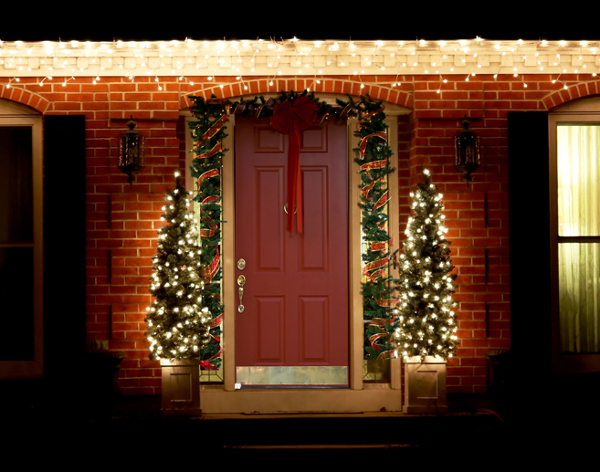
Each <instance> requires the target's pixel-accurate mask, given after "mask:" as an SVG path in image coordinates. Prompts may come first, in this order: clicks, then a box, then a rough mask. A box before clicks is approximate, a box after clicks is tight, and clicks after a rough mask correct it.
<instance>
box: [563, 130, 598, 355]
mask: <svg viewBox="0 0 600 472" xmlns="http://www.w3.org/2000/svg"><path fill="white" fill-rule="evenodd" d="M557 150H558V152H557V156H558V158H557V160H558V162H557V166H558V169H557V170H558V172H557V174H558V235H559V237H560V239H559V245H558V264H559V269H558V272H559V273H558V277H559V301H560V337H561V351H562V352H574V353H598V352H600V198H599V195H600V156H599V154H598V153H599V152H600V126H598V125H572V124H568V125H560V126H558V128H557ZM581 237H586V239H581ZM595 237H597V239H595Z"/></svg>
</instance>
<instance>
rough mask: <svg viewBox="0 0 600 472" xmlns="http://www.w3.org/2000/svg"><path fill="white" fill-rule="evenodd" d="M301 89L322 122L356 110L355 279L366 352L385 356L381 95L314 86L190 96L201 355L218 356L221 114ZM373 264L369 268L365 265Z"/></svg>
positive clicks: (259, 113) (386, 166)
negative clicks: (206, 329)
mask: <svg viewBox="0 0 600 472" xmlns="http://www.w3.org/2000/svg"><path fill="white" fill-rule="evenodd" d="M306 95H308V96H309V97H310V98H311V99H312V100H314V101H315V103H316V104H317V106H318V111H317V116H318V117H319V120H320V121H321V122H323V121H325V120H329V119H336V120H345V119H347V118H348V117H354V116H356V117H358V119H359V125H358V127H357V131H356V132H355V135H356V136H358V137H359V138H360V139H361V146H360V147H361V157H360V158H357V159H356V162H357V164H358V165H359V173H360V176H361V189H362V196H361V203H360V207H361V209H362V221H361V226H362V229H363V234H364V240H365V242H366V244H367V249H366V252H365V254H363V261H364V262H365V270H364V275H365V277H364V280H365V281H364V282H363V283H362V293H363V306H364V318H365V320H367V321H368V326H367V329H366V330H365V358H366V359H376V358H390V357H391V356H392V354H391V353H392V352H393V351H392V349H393V348H392V345H391V344H390V333H391V332H393V330H392V328H391V326H392V324H393V316H394V315H393V310H392V308H391V306H390V305H391V299H390V298H391V290H392V289H391V281H392V278H391V276H390V275H389V265H390V259H391V257H390V244H391V238H390V236H389V232H388V230H387V228H386V222H387V213H386V203H387V198H388V197H387V195H388V194H387V176H388V174H390V173H391V172H392V169H391V167H390V162H389V159H390V157H391V156H392V154H393V153H392V150H391V148H390V146H389V145H388V144H387V139H386V137H385V131H386V126H385V124H384V120H385V113H384V112H383V107H382V105H381V102H379V101H375V100H371V99H370V98H369V97H368V96H367V97H361V100H360V101H359V102H354V101H353V100H352V98H351V97H348V98H349V101H348V102H343V101H341V100H336V105H335V106H332V105H330V104H328V103H326V102H323V101H320V100H318V99H317V98H316V97H315V96H314V94H312V93H310V94H309V93H308V92H307V91H304V92H302V93H296V92H294V91H292V92H289V93H283V92H282V93H281V95H279V96H278V97H276V98H269V99H265V98H264V97H262V96H261V97H255V98H254V99H252V100H243V99H242V100H241V101H239V102H230V101H228V100H219V99H217V98H216V97H215V96H214V95H213V96H212V97H211V99H209V100H204V99H203V98H202V97H196V96H191V97H190V99H191V101H192V102H193V105H192V107H191V111H192V113H193V115H194V117H195V120H194V121H191V122H190V123H189V126H190V128H191V130H192V137H193V139H194V141H195V142H196V146H195V148H194V152H195V154H196V158H195V159H194V160H193V162H192V167H191V171H192V177H193V178H194V179H196V180H197V181H198V182H199V188H198V194H197V195H196V196H195V197H194V201H196V202H198V203H200V213H201V214H200V228H201V229H200V231H201V238H202V260H201V262H202V266H203V267H206V268H208V270H209V272H211V273H212V274H213V275H212V279H211V282H210V283H209V284H207V286H206V287H205V295H204V296H203V303H204V307H206V308H208V310H209V312H210V313H212V317H213V327H212V328H211V335H212V340H211V342H210V344H209V346H208V347H207V348H205V349H204V350H203V357H202V358H203V359H207V360H209V359H210V362H211V363H212V364H213V365H215V366H217V365H219V364H218V363H219V362H220V359H219V358H218V356H219V355H220V345H219V338H220V335H221V331H220V328H219V326H220V323H221V320H222V316H223V305H222V304H221V299H220V288H221V287H220V280H221V268H220V263H219V260H220V254H219V250H220V249H219V248H220V244H221V231H220V224H221V175H220V172H221V167H222V163H223V156H224V153H225V152H226V151H227V150H226V149H222V148H221V143H222V141H223V139H224V138H225V137H226V136H227V134H226V133H225V129H226V127H225V122H226V121H227V114H228V113H233V114H239V115H241V116H244V117H250V118H261V117H269V116H272V114H273V108H274V106H275V105H276V104H278V103H280V102H283V101H285V100H289V101H291V102H294V101H295V100H296V99H297V98H298V97H302V96H306ZM375 266H376V269H372V268H374V267H375Z"/></svg>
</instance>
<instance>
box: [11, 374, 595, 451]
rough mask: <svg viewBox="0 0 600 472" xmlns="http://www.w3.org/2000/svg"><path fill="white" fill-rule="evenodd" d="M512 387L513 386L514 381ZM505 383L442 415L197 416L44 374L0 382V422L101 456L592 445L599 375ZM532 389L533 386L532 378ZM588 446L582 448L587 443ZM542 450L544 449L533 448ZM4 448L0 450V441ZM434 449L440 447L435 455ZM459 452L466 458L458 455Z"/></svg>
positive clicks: (48, 443)
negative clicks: (59, 382) (54, 381)
mask: <svg viewBox="0 0 600 472" xmlns="http://www.w3.org/2000/svg"><path fill="white" fill-rule="evenodd" d="M515 387H516V388H515ZM532 387H533V385H531V384H530V385H527V383H524V384H522V385H518V386H513V388H508V389H506V390H504V391H501V392H496V394H495V395H487V394H486V395H457V394H449V395H448V409H449V411H448V413H447V414H444V415H405V414H402V413H399V412H378V413H360V414H344V413H339V414H338V413H329V414H328V413H322V414H277V415H261V414H252V415H244V414H236V415H232V414H230V415H211V414H205V415H202V416H199V417H194V418H180V417H165V416H163V415H162V414H161V411H160V402H161V399H160V397H159V396H151V397H148V396H146V397H141V396H139V397H138V396H124V395H115V396H113V397H112V398H111V399H110V401H102V400H101V399H99V398H93V397H90V396H89V395H84V392H78V391H77V390H74V389H65V390H64V391H60V389H59V388H58V387H57V386H56V385H53V386H51V385H49V384H47V383H46V384H45V383H44V382H43V381H2V382H0V401H1V402H2V403H1V406H0V424H1V425H2V429H3V430H4V431H12V435H11V439H13V440H15V447H19V446H25V445H26V446H27V447H31V444H32V441H33V442H34V443H35V445H36V446H37V447H38V450H42V449H44V448H51V449H53V450H56V448H57V447H58V448H59V449H60V448H64V446H65V444H68V445H69V448H72V447H75V446H77V445H79V447H81V448H83V449H85V448H89V447H91V448H93V449H94V450H96V451H97V452H100V451H101V456H102V457H103V458H108V457H111V454H118V453H119V451H121V450H122V447H126V448H127V449H128V450H130V448H132V447H135V448H136V450H139V449H137V448H142V450H146V451H147V452H148V453H150V454H152V453H153V452H155V451H154V448H155V446H156V447H158V448H163V447H167V448H168V447H172V446H174V445H175V446H176V447H177V448H180V447H184V446H189V447H192V450H193V451H196V453H200V452H202V451H204V452H208V451H210V452H211V453H213V452H215V451H216V452H217V453H218V454H220V455H222V454H226V455H227V456H229V455H234V456H236V457H243V458H245V457H251V456H256V455H260V454H264V453H265V452H269V454H270V455H269V457H275V456H273V454H275V455H283V454H286V457H298V458H300V457H301V458H308V457H311V455H314V454H318V455H319V456H320V455H321V454H323V453H326V454H327V455H328V456H331V457H337V456H339V457H343V458H344V459H348V458H350V457H352V456H353V455H355V456H356V457H359V456H364V455H368V454H376V455H375V456H373V457H378V458H380V459H381V458H384V457H401V458H411V457H412V458H415V459H416V458H418V457H420V458H423V457H425V456H431V457H432V458H434V457H435V458H441V457H446V456H444V454H442V453H448V454H449V455H450V456H447V457H446V458H447V459H448V460H450V459H451V457H469V458H471V459H473V458H474V457H475V456H483V457H487V458H489V459H493V460H494V461H503V460H506V459H508V458H509V457H513V454H514V453H519V454H520V453H523V452H525V454H526V456H527V457H531V458H532V459H533V458H535V457H544V456H545V455H547V454H549V453H551V454H561V453H566V452H569V451H572V450H574V449H575V448H576V449H577V450H578V451H580V452H579V454H580V456H578V457H575V458H574V460H579V459H580V458H583V457H585V456H586V455H585V451H588V450H589V451H590V453H591V452H592V451H595V448H596V446H597V445H596V444H595V443H596V442H597V435H596V434H595V433H594V434H590V433H589V431H590V428H593V430H594V431H597V425H598V424H600V422H599V421H600V402H599V401H598V398H600V395H599V394H600V375H599V374H589V375H578V376H555V377H553V378H552V379H551V380H549V381H547V382H546V383H545V385H544V387H543V388H537V389H536V390H533V389H532ZM538 387H539V385H538ZM588 443H589V444H590V445H593V448H590V449H586V446H587V445H588ZM538 447H539V451H545V452H544V456H538V452H537V451H538ZM7 450H8V449H7ZM440 454H441V455H440ZM465 455H466V456H465Z"/></svg>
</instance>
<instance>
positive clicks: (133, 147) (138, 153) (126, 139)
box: [118, 116, 145, 188]
mask: <svg viewBox="0 0 600 472" xmlns="http://www.w3.org/2000/svg"><path fill="white" fill-rule="evenodd" d="M135 125H136V122H135V121H133V116H132V117H130V119H129V122H128V123H127V126H128V127H129V130H127V131H125V132H124V133H123V134H122V135H121V136H119V166H118V167H119V169H121V171H122V172H123V173H124V174H127V175H128V178H127V182H129V188H131V185H132V183H133V181H134V180H135V177H134V175H135V174H137V173H138V172H139V171H141V170H142V169H143V168H144V152H145V142H144V141H145V138H144V136H142V134H141V133H139V132H138V131H136V130H134V128H135Z"/></svg>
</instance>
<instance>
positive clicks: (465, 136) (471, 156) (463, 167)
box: [454, 115, 481, 182]
mask: <svg viewBox="0 0 600 472" xmlns="http://www.w3.org/2000/svg"><path fill="white" fill-rule="evenodd" d="M470 124H471V123H470V122H469V120H468V119H467V117H466V115H465V119H464V120H463V122H462V126H463V129H461V130H460V131H458V132H457V133H456V136H455V137H454V143H455V150H456V157H455V161H454V165H455V166H456V169H457V170H458V171H459V172H461V173H464V174H465V180H466V181H467V182H470V181H471V180H473V178H472V177H471V173H472V172H475V170H477V168H478V167H479V165H480V164H481V154H480V145H479V136H478V135H477V133H475V131H471V130H470V129H469V125H470Z"/></svg>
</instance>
